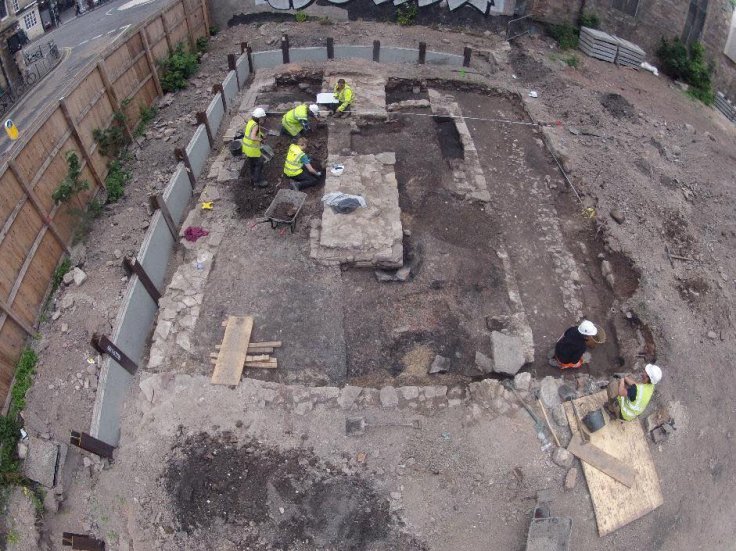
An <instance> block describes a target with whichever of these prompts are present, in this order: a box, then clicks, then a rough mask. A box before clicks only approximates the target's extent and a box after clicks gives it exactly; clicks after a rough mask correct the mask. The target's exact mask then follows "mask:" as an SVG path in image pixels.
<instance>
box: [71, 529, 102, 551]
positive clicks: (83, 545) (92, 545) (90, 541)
mask: <svg viewBox="0 0 736 551" xmlns="http://www.w3.org/2000/svg"><path fill="white" fill-rule="evenodd" d="M61 545H63V546H65V547H71V548H72V549H80V550H82V551H105V542H104V541H101V540H97V539H94V538H93V537H91V536H85V535H84V534H73V533H71V532H63V533H62V534H61Z"/></svg>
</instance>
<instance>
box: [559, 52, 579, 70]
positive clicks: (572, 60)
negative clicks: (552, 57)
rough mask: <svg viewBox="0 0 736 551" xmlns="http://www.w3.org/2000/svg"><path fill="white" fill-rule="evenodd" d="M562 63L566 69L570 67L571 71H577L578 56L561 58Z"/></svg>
mask: <svg viewBox="0 0 736 551" xmlns="http://www.w3.org/2000/svg"><path fill="white" fill-rule="evenodd" d="M562 61H564V62H565V63H566V64H567V66H568V67H572V68H573V69H577V68H578V66H579V65H580V59H578V56H576V55H572V54H570V55H569V56H567V57H563V58H562Z"/></svg>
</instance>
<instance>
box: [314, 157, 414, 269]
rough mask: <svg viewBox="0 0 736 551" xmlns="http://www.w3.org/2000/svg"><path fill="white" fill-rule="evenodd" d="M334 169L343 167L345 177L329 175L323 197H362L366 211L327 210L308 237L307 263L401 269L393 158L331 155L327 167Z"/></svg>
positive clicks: (400, 229) (399, 232) (399, 212)
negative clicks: (336, 193) (340, 194)
mask: <svg viewBox="0 0 736 551" xmlns="http://www.w3.org/2000/svg"><path fill="white" fill-rule="evenodd" d="M335 163H340V164H342V165H344V166H345V171H344V172H343V174H342V175H341V176H333V175H332V174H330V172H329V170H328V172H327V180H326V183H325V193H330V192H333V191H341V192H343V193H349V194H354V195H361V196H362V197H363V198H364V199H365V201H366V203H367V205H368V206H367V207H366V208H359V209H357V210H355V211H353V212H351V213H349V214H336V213H335V212H333V210H332V209H331V208H330V207H328V206H325V209H324V212H323V213H322V222H321V225H320V227H319V228H314V229H313V231H312V235H311V257H312V258H313V259H315V260H316V261H317V262H319V263H321V264H325V265H338V264H351V265H355V266H358V267H379V268H400V267H401V266H402V264H403V255H404V246H403V243H402V239H403V229H402V226H401V210H400V209H399V189H398V184H397V182H396V175H395V173H394V164H395V163H396V156H395V155H394V154H393V153H381V154H379V155H354V156H348V157H344V156H339V155H334V156H333V155H331V156H330V157H329V162H328V165H329V166H332V165H333V164H335Z"/></svg>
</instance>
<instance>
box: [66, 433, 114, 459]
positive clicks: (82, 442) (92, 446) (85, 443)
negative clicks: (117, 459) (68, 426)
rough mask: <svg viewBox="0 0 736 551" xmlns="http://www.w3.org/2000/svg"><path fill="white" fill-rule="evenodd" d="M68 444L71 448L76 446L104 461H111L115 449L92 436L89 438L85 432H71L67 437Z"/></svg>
mask: <svg viewBox="0 0 736 551" xmlns="http://www.w3.org/2000/svg"><path fill="white" fill-rule="evenodd" d="M69 443H70V444H71V445H72V446H76V447H78V448H80V449H82V450H84V451H88V452H89V453H93V454H95V455H97V456H99V457H102V458H105V459H113V455H112V453H113V451H115V447H114V446H111V445H110V444H108V443H107V442H103V441H102V440H98V439H97V438H95V437H94V436H90V435H89V434H87V433H86V432H77V431H75V430H73V431H71V436H70V437H69Z"/></svg>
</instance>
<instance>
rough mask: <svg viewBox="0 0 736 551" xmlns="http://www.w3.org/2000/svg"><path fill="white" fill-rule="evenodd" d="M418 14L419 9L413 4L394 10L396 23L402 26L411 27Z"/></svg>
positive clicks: (403, 5)
mask: <svg viewBox="0 0 736 551" xmlns="http://www.w3.org/2000/svg"><path fill="white" fill-rule="evenodd" d="M418 13H419V8H417V6H416V5H415V4H410V3H407V4H402V5H401V6H399V7H398V9H397V10H396V22H397V23H398V24H399V25H402V26H409V25H413V24H414V21H415V20H416V18H417V14H418Z"/></svg>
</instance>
